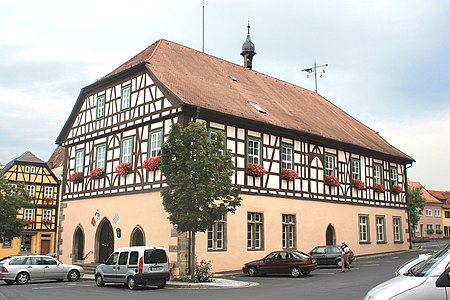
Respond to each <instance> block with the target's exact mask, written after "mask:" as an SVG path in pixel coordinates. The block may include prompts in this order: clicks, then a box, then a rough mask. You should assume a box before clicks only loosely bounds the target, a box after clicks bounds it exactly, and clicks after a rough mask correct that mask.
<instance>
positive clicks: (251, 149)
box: [247, 138, 261, 164]
mask: <svg viewBox="0 0 450 300" xmlns="http://www.w3.org/2000/svg"><path fill="white" fill-rule="evenodd" d="M247 163H249V164H261V141H260V140H258V139H255V138H249V139H248V140H247Z"/></svg>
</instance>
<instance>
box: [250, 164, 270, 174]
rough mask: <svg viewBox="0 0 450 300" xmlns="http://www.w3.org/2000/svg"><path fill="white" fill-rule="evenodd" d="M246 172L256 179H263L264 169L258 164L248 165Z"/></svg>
mask: <svg viewBox="0 0 450 300" xmlns="http://www.w3.org/2000/svg"><path fill="white" fill-rule="evenodd" d="M246 170H247V174H248V175H252V176H256V177H263V176H264V174H266V170H265V169H264V167H263V166H261V165H259V164H248V165H247V167H246Z"/></svg>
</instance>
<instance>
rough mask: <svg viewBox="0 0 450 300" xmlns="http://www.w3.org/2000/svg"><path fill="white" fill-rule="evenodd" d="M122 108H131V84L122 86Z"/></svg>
mask: <svg viewBox="0 0 450 300" xmlns="http://www.w3.org/2000/svg"><path fill="white" fill-rule="evenodd" d="M120 103H121V107H120V108H121V110H126V109H129V108H130V103H131V85H130V84H129V85H126V86H124V87H122V99H121V102H120Z"/></svg>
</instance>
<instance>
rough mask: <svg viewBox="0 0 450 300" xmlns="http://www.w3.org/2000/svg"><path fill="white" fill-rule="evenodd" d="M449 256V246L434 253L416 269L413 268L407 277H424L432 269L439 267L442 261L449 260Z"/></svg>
mask: <svg viewBox="0 0 450 300" xmlns="http://www.w3.org/2000/svg"><path fill="white" fill-rule="evenodd" d="M449 255H450V244H448V245H447V246H445V247H444V248H442V249H441V250H439V251H438V252H436V253H435V254H434V255H433V256H431V257H430V258H429V259H428V260H426V261H425V262H423V263H422V264H419V265H418V266H417V267H415V268H413V269H412V270H411V271H410V272H408V275H409V276H416V277H425V276H428V274H430V273H431V271H433V270H434V268H435V267H436V266H437V265H439V264H440V263H441V262H442V261H443V260H445V259H447V260H449Z"/></svg>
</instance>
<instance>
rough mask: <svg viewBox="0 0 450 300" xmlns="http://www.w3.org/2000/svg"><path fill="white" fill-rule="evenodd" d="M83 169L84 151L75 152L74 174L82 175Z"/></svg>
mask: <svg viewBox="0 0 450 300" xmlns="http://www.w3.org/2000/svg"><path fill="white" fill-rule="evenodd" d="M83 169H84V149H80V150H77V151H75V172H81V173H83Z"/></svg>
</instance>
